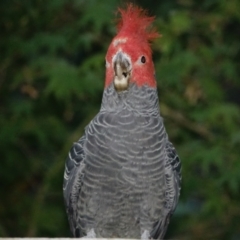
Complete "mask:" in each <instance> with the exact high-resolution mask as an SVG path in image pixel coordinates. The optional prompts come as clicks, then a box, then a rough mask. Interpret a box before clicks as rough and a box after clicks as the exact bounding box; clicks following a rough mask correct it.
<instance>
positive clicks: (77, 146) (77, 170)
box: [63, 135, 86, 237]
mask: <svg viewBox="0 0 240 240" xmlns="http://www.w3.org/2000/svg"><path fill="white" fill-rule="evenodd" d="M85 141H86V137H85V135H83V136H82V137H81V138H80V139H79V140H78V141H77V142H76V143H74V144H73V146H72V148H71V150H70V152H69V154H68V157H67V160H66V165H65V172H64V181H63V195H64V202H65V206H66V211H67V215H68V220H69V224H70V228H71V231H72V233H73V235H74V236H75V237H79V236H80V235H81V234H80V230H79V229H78V227H77V216H76V213H77V200H78V197H79V192H80V190H81V186H82V180H83V176H84V167H85V162H84V160H85V153H84V144H85Z"/></svg>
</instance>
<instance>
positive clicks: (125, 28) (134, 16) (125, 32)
mask: <svg viewBox="0 0 240 240" xmlns="http://www.w3.org/2000/svg"><path fill="white" fill-rule="evenodd" d="M118 11H119V12H120V14H121V19H120V20H119V22H118V25H117V29H118V36H119V35H121V36H134V35H135V36H136V37H138V38H141V39H142V40H146V42H150V41H151V40H153V39H155V38H157V37H159V36H160V35H159V33H158V32H157V31H156V30H155V29H152V28H150V26H151V23H152V22H153V21H154V19H155V17H149V16H148V15H147V11H146V10H144V9H142V8H140V7H138V6H135V5H133V4H132V3H130V4H128V6H127V9H126V10H125V9H121V8H119V9H118Z"/></svg>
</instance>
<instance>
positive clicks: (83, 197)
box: [63, 84, 181, 239]
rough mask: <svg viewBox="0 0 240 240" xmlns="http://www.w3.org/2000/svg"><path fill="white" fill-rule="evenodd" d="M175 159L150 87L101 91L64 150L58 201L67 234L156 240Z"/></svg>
mask: <svg viewBox="0 0 240 240" xmlns="http://www.w3.org/2000/svg"><path fill="white" fill-rule="evenodd" d="M180 172H181V164H180V161H179V158H178V156H177V154H176V151H175V149H174V147H173V145H172V144H171V143H170V142H169V140H168V136H167V133H166V131H165V128H164V125H163V120H162V118H161V117H160V112H159V105H158V97H157V90H156V89H155V88H151V87H149V86H142V87H138V86H136V85H135V84H131V85H130V86H129V88H128V90H126V91H122V92H116V91H115V89H114V86H113V84H111V85H110V86H109V87H108V88H106V89H105V90H104V94H103V100H102V106H101V110H100V112H99V113H98V114H97V115H96V117H95V118H94V119H93V120H92V121H91V122H90V123H89V125H88V126H87V127H86V129H85V133H84V135H83V137H81V138H80V140H79V141H78V142H76V143H74V145H73V147H72V149H71V150H70V152H69V155H68V158H67V161H66V167H65V173H64V186H63V190H64V200H65V204H66V209H67V214H68V218H69V223H70V227H71V231H72V233H73V235H74V236H75V237H83V236H86V235H87V234H88V233H89V232H91V231H92V230H93V232H94V234H96V237H109V238H110V237H115V238H118V237H119V238H141V237H142V238H145V237H143V236H146V238H153V239H159V238H163V236H164V234H165V232H166V230H167V226H168V223H169V218H170V216H171V215H172V213H173V212H174V210H175V208H176V204H177V202H178V198H179V192H180V181H181V173H180Z"/></svg>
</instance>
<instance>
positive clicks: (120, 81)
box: [113, 52, 131, 91]
mask: <svg viewBox="0 0 240 240" xmlns="http://www.w3.org/2000/svg"><path fill="white" fill-rule="evenodd" d="M113 66H114V73H115V76H114V87H115V89H116V90H117V91H124V90H127V89H128V85H129V79H130V74H131V63H130V59H129V58H128V57H127V56H126V55H125V54H124V53H122V52H118V53H117V55H116V57H115V59H114V60H113Z"/></svg>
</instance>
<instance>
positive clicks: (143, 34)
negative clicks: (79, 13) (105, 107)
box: [105, 3, 160, 87]
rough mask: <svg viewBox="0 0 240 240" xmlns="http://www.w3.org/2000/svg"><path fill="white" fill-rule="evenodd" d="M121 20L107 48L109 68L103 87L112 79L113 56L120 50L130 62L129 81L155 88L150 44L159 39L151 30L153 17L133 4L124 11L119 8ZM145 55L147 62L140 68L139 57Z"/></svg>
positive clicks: (157, 34)
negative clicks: (126, 55)
mask: <svg viewBox="0 0 240 240" xmlns="http://www.w3.org/2000/svg"><path fill="white" fill-rule="evenodd" d="M118 11H119V12H120V14H121V19H119V20H118V25H117V30H118V32H117V35H116V36H115V37H114V39H113V41H112V43H111V44H110V46H109V48H108V52H107V55H106V61H107V63H108V65H109V66H111V67H108V68H107V71H106V81H105V87H107V86H109V84H110V83H111V82H112V80H113V78H114V71H113V66H112V65H111V64H112V58H113V56H114V55H115V54H116V53H117V52H118V51H119V49H121V51H123V52H125V53H126V54H128V55H129V57H130V58H131V61H132V64H133V66H132V75H131V81H132V82H136V84H137V85H138V86H142V85H144V84H148V85H149V86H151V87H156V80H155V77H154V65H153V62H152V56H151V47H150V42H151V41H152V40H153V39H155V38H157V37H159V36H160V35H159V33H158V32H157V31H156V30H155V29H153V28H151V23H152V22H153V21H154V18H155V17H150V16H148V15H147V12H146V11H145V10H143V9H142V8H140V7H137V6H135V5H133V4H131V3H130V4H128V5H127V8H126V9H121V8H119V9H118ZM143 55H145V57H146V59H147V62H146V64H145V65H144V66H142V67H140V65H139V66H138V64H137V60H138V59H139V57H141V56H143Z"/></svg>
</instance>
